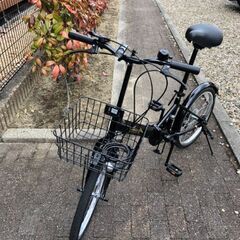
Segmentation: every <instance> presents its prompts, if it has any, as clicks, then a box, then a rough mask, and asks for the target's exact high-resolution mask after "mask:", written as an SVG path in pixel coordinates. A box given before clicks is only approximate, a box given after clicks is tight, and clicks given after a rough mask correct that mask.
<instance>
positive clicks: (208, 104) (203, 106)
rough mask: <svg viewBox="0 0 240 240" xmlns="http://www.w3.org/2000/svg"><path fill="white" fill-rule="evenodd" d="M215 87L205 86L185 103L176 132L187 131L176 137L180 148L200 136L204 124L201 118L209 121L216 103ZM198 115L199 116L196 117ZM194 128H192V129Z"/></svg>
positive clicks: (177, 122)
mask: <svg viewBox="0 0 240 240" xmlns="http://www.w3.org/2000/svg"><path fill="white" fill-rule="evenodd" d="M215 97H216V93H215V89H214V88H213V87H211V86H209V87H207V88H203V89H202V90H201V91H199V93H198V94H196V95H195V96H194V97H192V98H191V99H189V101H188V102H187V103H186V104H184V107H185V109H188V110H189V111H187V110H185V109H182V110H181V111H180V112H179V114H178V116H177V118H176V127H175V131H176V132H180V133H181V132H186V133H185V134H182V135H180V136H178V137H176V145H177V146H178V147H180V148H185V147H188V146H190V145H191V144H192V143H193V142H195V141H196V139H197V138H198V137H199V135H200V133H201V132H202V126H200V125H199V118H198V117H200V118H203V119H204V120H205V121H206V122H208V120H209V118H210V115H211V113H212V110H213V107H214V104H215ZM191 112H192V113H194V114H195V115H194V114H192V113H191ZM196 115H197V116H198V117H196ZM191 129H192V130H191Z"/></svg>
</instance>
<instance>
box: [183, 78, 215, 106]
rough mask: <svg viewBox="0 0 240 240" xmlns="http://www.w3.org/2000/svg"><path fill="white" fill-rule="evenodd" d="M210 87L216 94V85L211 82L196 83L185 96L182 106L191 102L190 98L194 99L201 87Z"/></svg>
mask: <svg viewBox="0 0 240 240" xmlns="http://www.w3.org/2000/svg"><path fill="white" fill-rule="evenodd" d="M208 87H212V88H213V89H214V91H215V93H216V94H218V87H217V86H216V85H215V84H214V83H212V82H204V83H201V84H200V85H198V86H197V87H196V88H194V89H193V90H192V92H191V93H190V94H189V95H188V96H187V98H186V99H185V100H184V102H183V106H184V107H186V108H188V107H189V105H190V104H191V103H192V99H195V96H196V95H198V94H199V92H201V91H202V90H203V89H205V88H208Z"/></svg>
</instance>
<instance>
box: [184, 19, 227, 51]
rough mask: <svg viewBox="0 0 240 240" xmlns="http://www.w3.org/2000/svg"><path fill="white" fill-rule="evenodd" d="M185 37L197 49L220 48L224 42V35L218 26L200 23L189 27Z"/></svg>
mask: <svg viewBox="0 0 240 240" xmlns="http://www.w3.org/2000/svg"><path fill="white" fill-rule="evenodd" d="M185 37H186V38H187V40H188V41H189V42H192V43H193V45H194V46H195V47H197V48H199V49H203V48H205V47H207V48H211V47H216V46H219V45H220V44H221V43H222V40H223V33H222V31H221V30H220V29H219V28H218V27H217V26H214V25H211V24H205V23H200V24H195V25H193V26H191V27H189V28H188V29H187V31H186V34H185Z"/></svg>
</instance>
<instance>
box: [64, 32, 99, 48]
mask: <svg viewBox="0 0 240 240" xmlns="http://www.w3.org/2000/svg"><path fill="white" fill-rule="evenodd" d="M68 37H69V38H71V39H73V40H77V41H79V42H84V43H87V44H90V45H94V44H95V43H96V41H95V40H94V39H92V38H90V37H87V36H86V35H82V34H79V33H76V32H70V33H69V34H68Z"/></svg>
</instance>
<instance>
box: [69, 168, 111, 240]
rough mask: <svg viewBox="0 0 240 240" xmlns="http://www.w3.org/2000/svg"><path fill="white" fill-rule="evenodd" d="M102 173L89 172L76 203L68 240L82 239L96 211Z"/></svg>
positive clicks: (101, 190)
mask: <svg viewBox="0 0 240 240" xmlns="http://www.w3.org/2000/svg"><path fill="white" fill-rule="evenodd" d="M105 177H106V176H105V173H104V172H101V173H99V172H94V171H89V172H88V177H87V180H86V184H85V187H84V191H83V193H82V195H81V197H80V200H79V202H78V206H77V210H76V212H75V216H74V219H73V222H72V226H71V231H70V237H69V239H70V240H79V239H81V238H82V237H83V235H84V233H85V231H86V229H87V227H88V225H89V222H90V220H91V217H92V215H93V213H94V210H95V209H96V206H97V203H98V200H99V199H100V197H101V195H102V192H103V189H104V183H105Z"/></svg>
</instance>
